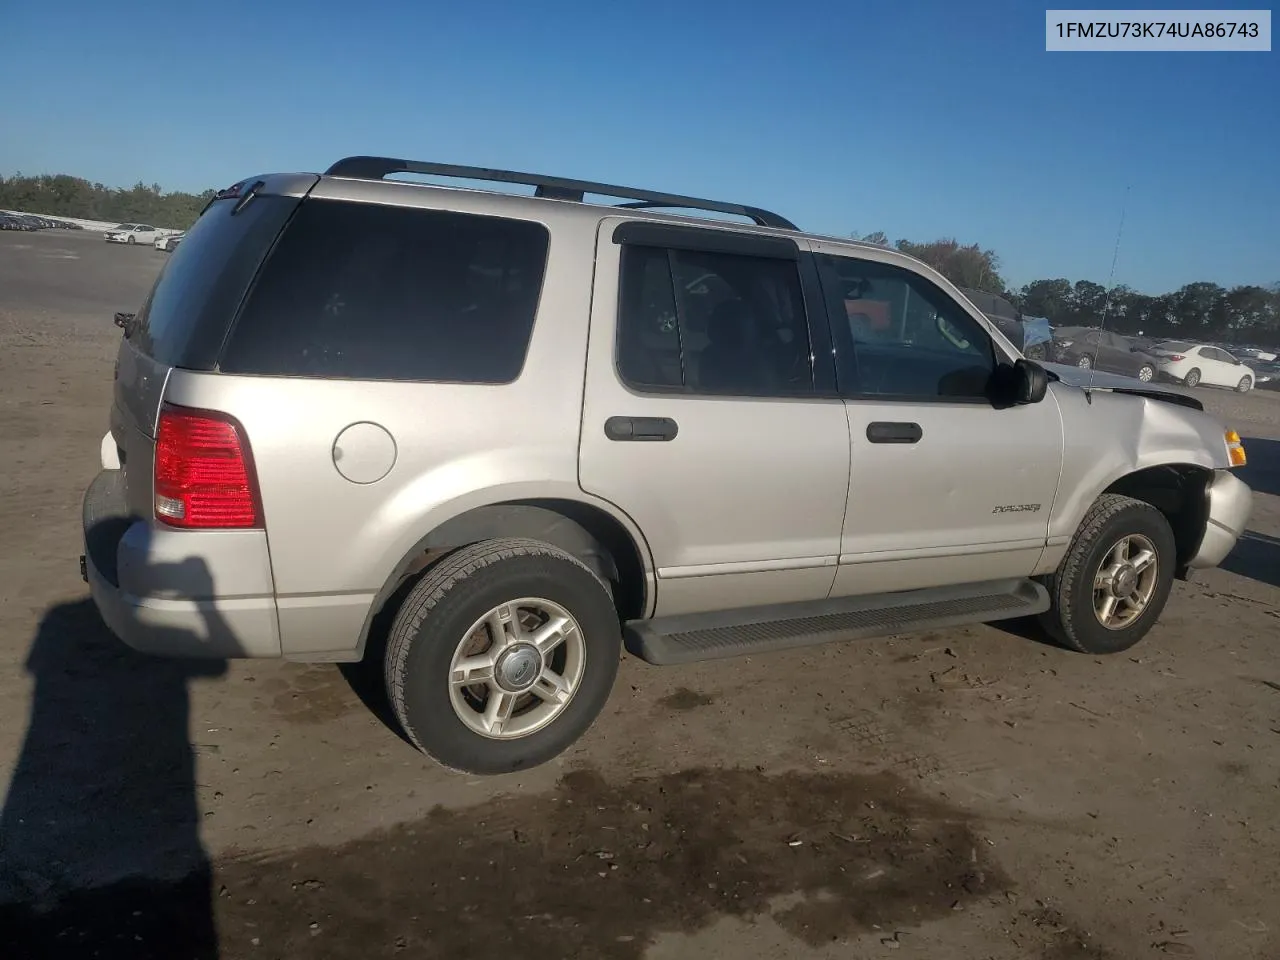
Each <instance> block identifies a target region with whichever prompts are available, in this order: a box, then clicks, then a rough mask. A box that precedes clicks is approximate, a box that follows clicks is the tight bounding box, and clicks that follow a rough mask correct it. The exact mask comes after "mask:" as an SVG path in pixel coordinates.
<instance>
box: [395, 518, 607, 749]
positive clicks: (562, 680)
mask: <svg viewBox="0 0 1280 960" xmlns="http://www.w3.org/2000/svg"><path fill="white" fill-rule="evenodd" d="M621 649H622V634H621V625H620V623H619V620H618V613H617V610H616V609H615V608H614V605H613V600H612V598H611V597H610V594H609V590H608V588H607V587H606V586H605V584H604V583H602V582H601V581H600V579H599V578H598V577H597V576H596V575H595V574H594V573H592V572H591V571H590V570H589V569H588V568H587V567H586V566H584V565H583V564H582V563H580V562H579V561H578V560H577V559H575V558H574V557H573V556H571V555H570V554H568V553H565V552H564V551H562V550H560V549H558V548H556V547H552V546H550V545H549V544H545V543H541V542H539V541H536V540H523V539H510V540H489V541H484V542H481V543H477V544H472V545H471V546H468V547H463V548H461V549H460V550H457V551H456V552H454V553H453V554H451V555H449V556H448V557H446V558H445V559H444V560H441V561H440V562H439V563H437V564H436V565H435V566H434V567H432V568H431V569H430V570H429V571H428V572H427V574H426V575H425V576H424V577H423V578H422V580H421V581H420V582H419V583H418V584H417V585H416V586H415V587H414V588H413V590H412V591H411V592H410V593H409V595H408V596H407V597H406V598H405V601H404V603H403V605H402V606H401V608H400V611H399V613H398V614H397V615H396V619H395V623H394V624H393V626H392V628H391V635H390V638H389V640H388V645H387V655H386V664H385V673H386V684H387V693H388V698H389V699H390V701H391V705H392V708H393V709H394V710H395V714H396V719H397V720H399V722H400V724H401V726H402V727H403V728H404V731H405V733H406V734H407V735H408V737H409V739H410V741H412V742H413V744H414V745H415V746H417V747H418V749H420V750H422V751H423V752H424V753H426V754H427V755H429V756H431V757H432V758H434V759H435V760H436V761H438V762H439V763H441V764H443V765H444V766H446V767H451V768H453V769H455V770H463V771H466V772H468V773H476V774H497V773H507V772H510V771H513V770H520V769H525V768H528V767H533V766H537V765H538V764H541V763H545V762H546V761H548V760H550V759H551V758H553V757H555V756H556V755H558V754H560V753H561V752H563V751H564V750H565V749H567V748H568V747H569V746H570V745H571V744H573V743H574V742H575V741H576V740H577V739H578V738H579V737H580V736H582V734H583V733H585V732H586V731H587V729H588V728H589V727H590V726H591V724H592V723H593V722H594V721H595V719H596V717H597V716H598V715H599V713H600V710H601V709H602V708H603V707H604V704H605V702H606V701H607V700H608V697H609V692H610V690H611V689H612V687H613V681H614V678H615V676H616V675H617V671H618V659H619V657H620V655H621Z"/></svg>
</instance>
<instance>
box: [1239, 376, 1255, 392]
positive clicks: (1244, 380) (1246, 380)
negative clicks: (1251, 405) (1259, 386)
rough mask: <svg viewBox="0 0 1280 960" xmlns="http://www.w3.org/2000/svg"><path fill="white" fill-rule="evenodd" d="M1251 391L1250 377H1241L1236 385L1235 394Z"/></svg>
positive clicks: (1251, 379) (1251, 380)
mask: <svg viewBox="0 0 1280 960" xmlns="http://www.w3.org/2000/svg"><path fill="white" fill-rule="evenodd" d="M1252 389H1253V378H1252V377H1241V378H1240V382H1239V383H1238V384H1236V392H1237V393H1248V392H1249V391H1250V390H1252Z"/></svg>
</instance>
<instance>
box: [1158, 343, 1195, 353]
mask: <svg viewBox="0 0 1280 960" xmlns="http://www.w3.org/2000/svg"><path fill="white" fill-rule="evenodd" d="M1156 349H1157V350H1171V351H1173V352H1174V353H1186V352H1187V351H1188V350H1190V349H1191V344H1189V343H1183V342H1182V341H1181V340H1166V341H1165V342H1164V343H1158V344H1156Z"/></svg>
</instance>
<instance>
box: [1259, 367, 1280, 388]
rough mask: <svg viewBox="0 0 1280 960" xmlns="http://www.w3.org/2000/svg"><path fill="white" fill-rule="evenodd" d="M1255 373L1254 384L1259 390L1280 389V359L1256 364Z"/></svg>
mask: <svg viewBox="0 0 1280 960" xmlns="http://www.w3.org/2000/svg"><path fill="white" fill-rule="evenodd" d="M1253 374H1254V381H1253V385H1254V386H1255V387H1257V388H1258V389H1259V390H1280V361H1276V360H1268V361H1266V362H1265V363H1258V364H1255V365H1254V368H1253Z"/></svg>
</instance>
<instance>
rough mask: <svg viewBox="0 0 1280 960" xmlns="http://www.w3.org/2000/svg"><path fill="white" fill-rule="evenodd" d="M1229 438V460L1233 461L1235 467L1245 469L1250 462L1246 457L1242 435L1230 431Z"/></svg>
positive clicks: (1228, 432) (1227, 434) (1227, 435)
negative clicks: (1241, 439)
mask: <svg viewBox="0 0 1280 960" xmlns="http://www.w3.org/2000/svg"><path fill="white" fill-rule="evenodd" d="M1226 437H1227V459H1229V460H1230V461H1231V465H1232V466H1233V467H1243V466H1244V465H1245V464H1246V463H1248V462H1249V458H1248V457H1247V456H1246V455H1245V452H1244V444H1243V443H1241V442H1240V434H1238V433H1236V432H1235V431H1234V430H1228V431H1227V433H1226Z"/></svg>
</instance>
